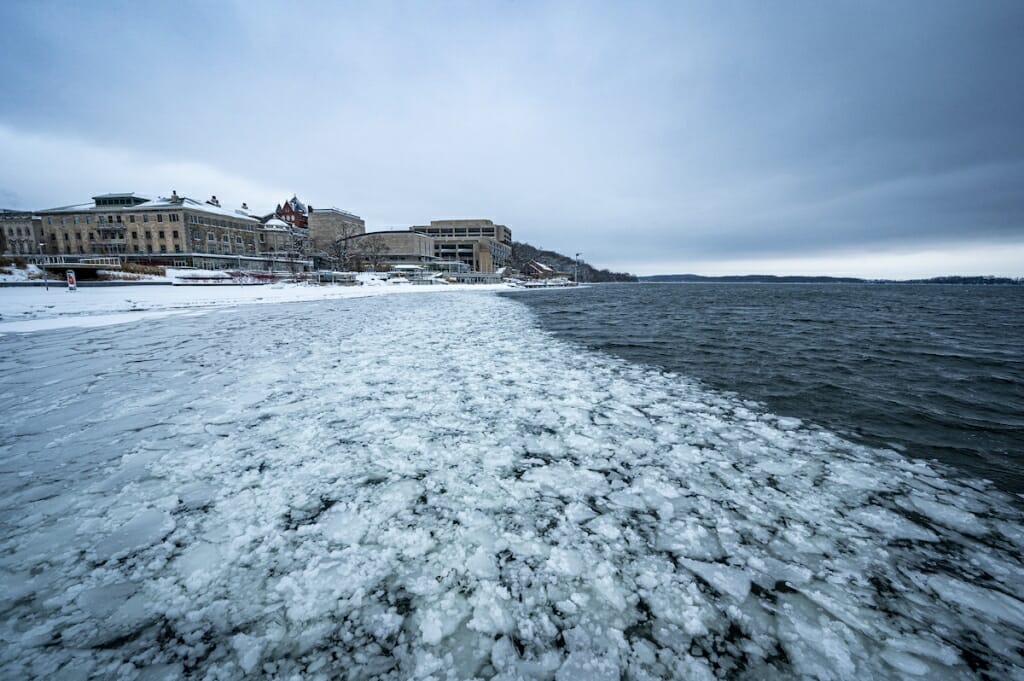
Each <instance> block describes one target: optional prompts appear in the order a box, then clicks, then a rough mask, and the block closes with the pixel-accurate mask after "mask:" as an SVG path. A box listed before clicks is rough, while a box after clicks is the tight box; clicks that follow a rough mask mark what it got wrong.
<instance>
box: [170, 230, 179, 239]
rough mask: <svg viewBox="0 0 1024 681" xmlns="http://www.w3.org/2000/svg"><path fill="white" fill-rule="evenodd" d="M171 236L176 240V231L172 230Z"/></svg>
mask: <svg viewBox="0 0 1024 681" xmlns="http://www.w3.org/2000/svg"><path fill="white" fill-rule="evenodd" d="M171 236H173V237H174V238H175V239H177V238H178V230H174V231H173V232H171Z"/></svg>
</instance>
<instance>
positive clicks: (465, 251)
mask: <svg viewBox="0 0 1024 681" xmlns="http://www.w3.org/2000/svg"><path fill="white" fill-rule="evenodd" d="M409 229H410V230H411V231H414V232H419V233H420V234H425V235H427V236H429V237H431V238H432V239H433V241H434V257H435V258H437V259H439V260H458V261H461V262H464V263H466V264H467V265H469V267H470V268H471V269H472V270H473V271H475V272H494V271H496V270H498V269H500V268H502V267H505V265H506V263H507V262H508V258H509V256H511V255H512V230H510V229H509V228H508V227H506V226H505V225H496V224H494V223H493V222H492V221H490V220H432V221H431V222H430V225H429V226H415V227H410V228H409Z"/></svg>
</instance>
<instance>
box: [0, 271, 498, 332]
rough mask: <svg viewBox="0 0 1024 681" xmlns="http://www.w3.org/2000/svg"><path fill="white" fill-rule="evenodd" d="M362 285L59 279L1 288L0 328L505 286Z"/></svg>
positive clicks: (369, 281)
mask: <svg viewBox="0 0 1024 681" xmlns="http://www.w3.org/2000/svg"><path fill="white" fill-rule="evenodd" d="M360 281H361V282H362V284H363V285H361V286H341V285H338V286H333V285H324V286H317V285H307V284H283V283H279V284H270V285H264V286H153V285H150V286H116V287H113V286H112V287H81V288H79V289H78V290H77V291H74V292H70V291H68V290H67V287H66V286H65V285H63V283H62V282H57V285H53V284H51V286H50V290H49V291H47V290H46V289H45V288H42V287H40V288H25V287H19V288H0V334H2V333H21V332H29V331H41V330H51V329H59V328H66V327H73V326H80V327H88V326H107V325H110V324H121V323H125V322H131V321H137V320H139V319H145V318H153V317H158V316H167V315H169V314H180V313H181V312H187V311H196V310H204V309H210V308H216V307H230V306H236V305H252V304H259V303H285V302H301V301H314V300H334V299H338V298H360V297H365V296H379V295H383V294H392V293H423V292H427V291H429V292H440V291H446V292H453V291H467V290H470V291H480V290H506V289H507V288H508V287H507V286H505V285H503V284H497V285H465V284H461V285H451V286H445V287H441V286H438V287H433V286H431V287H427V286H416V285H412V284H409V283H407V282H405V283H397V284H393V283H390V282H389V281H387V280H386V279H385V278H384V277H381V276H379V275H360ZM403 282H404V280H403Z"/></svg>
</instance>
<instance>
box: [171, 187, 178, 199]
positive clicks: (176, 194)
mask: <svg viewBox="0 0 1024 681" xmlns="http://www.w3.org/2000/svg"><path fill="white" fill-rule="evenodd" d="M177 200H178V192H177V191H175V190H174V189H172V190H171V201H177Z"/></svg>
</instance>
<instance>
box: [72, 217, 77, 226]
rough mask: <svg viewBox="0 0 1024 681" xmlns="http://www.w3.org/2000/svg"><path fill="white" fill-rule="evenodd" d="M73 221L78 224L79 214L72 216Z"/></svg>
mask: <svg viewBox="0 0 1024 681" xmlns="http://www.w3.org/2000/svg"><path fill="white" fill-rule="evenodd" d="M71 221H72V222H74V223H75V224H76V225H77V224H78V216H77V215H76V216H74V217H73V218H71Z"/></svg>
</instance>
